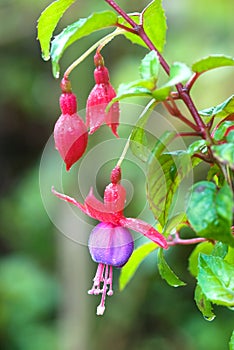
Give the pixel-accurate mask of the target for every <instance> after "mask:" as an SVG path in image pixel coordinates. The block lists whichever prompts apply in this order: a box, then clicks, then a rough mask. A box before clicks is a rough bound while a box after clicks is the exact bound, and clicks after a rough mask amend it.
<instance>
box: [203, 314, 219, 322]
mask: <svg viewBox="0 0 234 350" xmlns="http://www.w3.org/2000/svg"><path fill="white" fill-rule="evenodd" d="M215 317H216V316H215V315H213V316H204V319H205V320H206V321H209V322H211V321H213V320H214V319H215Z"/></svg>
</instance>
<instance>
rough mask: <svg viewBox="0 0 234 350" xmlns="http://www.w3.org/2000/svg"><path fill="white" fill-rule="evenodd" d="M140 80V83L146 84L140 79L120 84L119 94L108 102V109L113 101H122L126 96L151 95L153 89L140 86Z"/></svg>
mask: <svg viewBox="0 0 234 350" xmlns="http://www.w3.org/2000/svg"><path fill="white" fill-rule="evenodd" d="M139 82H140V84H144V83H142V81H139V80H138V81H137V82H136V81H134V82H131V83H127V84H120V85H119V88H118V91H117V95H116V97H115V98H113V99H112V100H111V102H110V103H109V104H108V106H107V110H108V109H110V107H111V106H112V105H113V103H115V102H116V101H120V100H122V99H124V98H128V97H137V96H144V97H151V91H150V90H149V89H148V88H145V87H142V86H138V83H139Z"/></svg>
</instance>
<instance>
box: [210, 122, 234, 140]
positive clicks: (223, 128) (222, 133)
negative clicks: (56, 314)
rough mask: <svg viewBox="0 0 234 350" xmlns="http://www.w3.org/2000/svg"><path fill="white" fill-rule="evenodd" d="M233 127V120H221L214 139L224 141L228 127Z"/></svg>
mask: <svg viewBox="0 0 234 350" xmlns="http://www.w3.org/2000/svg"><path fill="white" fill-rule="evenodd" d="M232 127H234V122H233V121H231V120H226V121H223V122H221V124H220V125H218V127H216V129H215V132H214V139H215V140H216V141H222V140H223V139H224V136H225V134H226V132H227V131H228V129H229V128H232Z"/></svg>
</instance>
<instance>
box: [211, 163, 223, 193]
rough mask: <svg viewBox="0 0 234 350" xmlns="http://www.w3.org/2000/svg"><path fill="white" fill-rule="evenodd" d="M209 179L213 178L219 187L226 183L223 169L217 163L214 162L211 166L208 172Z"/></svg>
mask: <svg viewBox="0 0 234 350" xmlns="http://www.w3.org/2000/svg"><path fill="white" fill-rule="evenodd" d="M207 180H208V181H211V180H213V181H214V182H215V184H216V185H217V186H218V187H220V186H223V184H224V183H225V179H224V175H223V173H222V170H221V169H220V167H219V166H218V165H217V164H214V165H212V166H211V167H210V169H209V171H208V174H207Z"/></svg>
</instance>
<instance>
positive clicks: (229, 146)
mask: <svg viewBox="0 0 234 350" xmlns="http://www.w3.org/2000/svg"><path fill="white" fill-rule="evenodd" d="M211 149H212V151H213V155H214V157H215V158H216V159H218V161H219V162H220V163H221V164H224V165H227V166H229V167H230V168H231V169H233V170H234V144H233V143H224V144H222V145H214V146H211Z"/></svg>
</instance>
